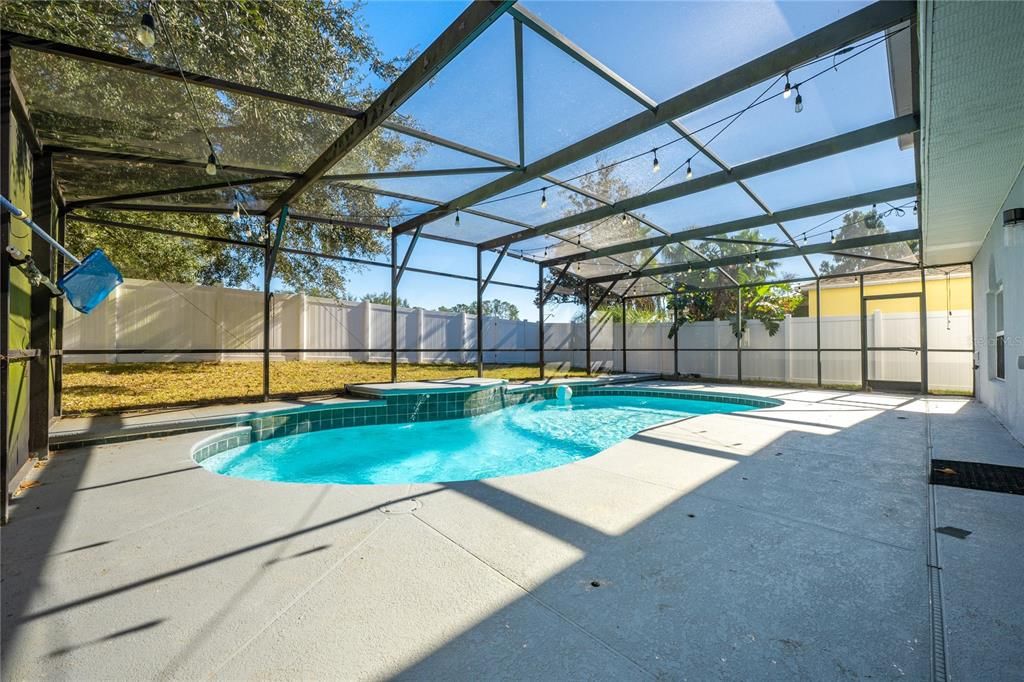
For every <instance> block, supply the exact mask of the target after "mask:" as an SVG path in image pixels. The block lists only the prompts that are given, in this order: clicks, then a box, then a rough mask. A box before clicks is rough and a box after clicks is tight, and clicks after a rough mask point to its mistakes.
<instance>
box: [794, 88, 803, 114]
mask: <svg viewBox="0 0 1024 682" xmlns="http://www.w3.org/2000/svg"><path fill="white" fill-rule="evenodd" d="M803 110H804V97H803V95H801V94H800V86H799V85H798V86H796V99H795V100H794V101H793V111H795V112H796V113H798V114H799V113H800V112H801V111H803Z"/></svg>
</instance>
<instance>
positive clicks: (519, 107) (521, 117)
mask: <svg viewBox="0 0 1024 682" xmlns="http://www.w3.org/2000/svg"><path fill="white" fill-rule="evenodd" d="M514 11H515V10H514V9H513V12H514ZM513 26H514V27H515V46H516V48H515V49H516V121H517V123H518V126H519V165H520V166H525V165H526V112H525V110H524V109H523V91H524V89H525V84H524V81H523V22H522V21H521V20H519V19H518V18H517V19H516V20H515V21H514V22H513Z"/></svg>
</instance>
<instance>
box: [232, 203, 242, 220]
mask: <svg viewBox="0 0 1024 682" xmlns="http://www.w3.org/2000/svg"><path fill="white" fill-rule="evenodd" d="M231 219H232V220H241V219H242V207H241V206H239V205H238V202H237V201H236V202H235V210H234V211H232V212H231Z"/></svg>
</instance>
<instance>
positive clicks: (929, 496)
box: [924, 400, 949, 682]
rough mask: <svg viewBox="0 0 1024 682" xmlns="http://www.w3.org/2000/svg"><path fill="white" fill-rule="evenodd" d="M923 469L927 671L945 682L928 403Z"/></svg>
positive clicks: (946, 667)
mask: <svg viewBox="0 0 1024 682" xmlns="http://www.w3.org/2000/svg"><path fill="white" fill-rule="evenodd" d="M924 439H925V450H924V469H925V472H924V473H925V481H926V482H927V483H926V485H925V487H926V488H927V491H928V492H927V493H926V498H925V502H926V505H927V510H928V538H927V540H928V545H927V546H928V557H927V560H928V563H927V570H928V601H929V618H930V620H931V626H932V627H931V650H932V655H931V672H932V679H933V680H935V681H936V682H946V681H947V680H949V657H948V653H947V652H948V647H947V645H948V641H947V638H946V624H945V618H944V615H943V608H942V607H943V603H942V602H943V596H942V559H941V557H940V556H939V536H938V534H937V533H936V532H935V528H936V527H937V526H938V509H937V508H936V505H935V490H934V489H933V488H932V485H931V483H930V477H931V463H932V454H933V452H934V444H933V442H932V423H931V404H930V403H929V402H928V401H927V400H926V401H925V404H924Z"/></svg>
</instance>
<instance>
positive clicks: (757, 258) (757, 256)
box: [754, 253, 761, 263]
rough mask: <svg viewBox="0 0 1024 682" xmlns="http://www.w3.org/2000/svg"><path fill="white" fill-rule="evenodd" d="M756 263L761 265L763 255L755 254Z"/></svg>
mask: <svg viewBox="0 0 1024 682" xmlns="http://www.w3.org/2000/svg"><path fill="white" fill-rule="evenodd" d="M754 262H755V263H760V262H761V254H759V253H755V254H754Z"/></svg>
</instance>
